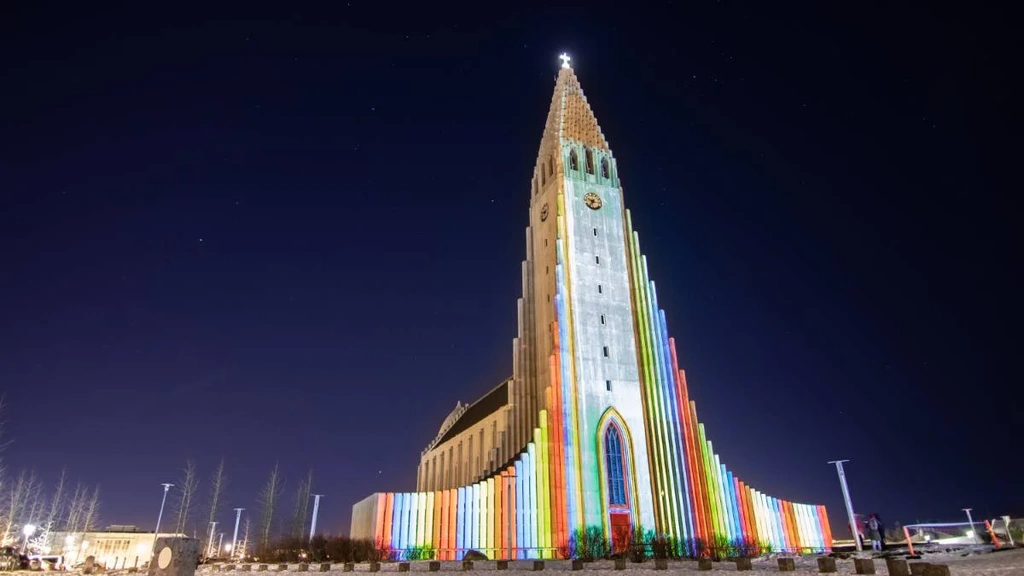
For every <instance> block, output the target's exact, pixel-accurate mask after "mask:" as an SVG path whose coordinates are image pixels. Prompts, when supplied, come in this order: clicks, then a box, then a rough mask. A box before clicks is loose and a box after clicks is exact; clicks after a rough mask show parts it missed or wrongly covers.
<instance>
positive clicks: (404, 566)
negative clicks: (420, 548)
mask: <svg viewBox="0 0 1024 576" xmlns="http://www.w3.org/2000/svg"><path fill="white" fill-rule="evenodd" d="M398 571H399V572H408V571H409V563H408V562H399V563H398Z"/></svg>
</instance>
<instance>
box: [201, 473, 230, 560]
mask: <svg viewBox="0 0 1024 576" xmlns="http://www.w3.org/2000/svg"><path fill="white" fill-rule="evenodd" d="M227 485H228V477H227V476H226V475H225V474H224V459H223V458H221V461H220V464H217V469H216V470H214V471H213V476H212V477H211V478H210V515H209V517H208V520H207V521H206V530H205V531H204V532H205V534H206V538H205V540H204V542H207V543H209V542H210V541H211V539H210V534H211V530H212V525H213V523H214V522H216V521H217V514H218V513H219V512H220V509H221V507H223V506H224V498H223V494H224V489H225V488H227ZM210 553H211V551H209V550H208V551H207V554H210Z"/></svg>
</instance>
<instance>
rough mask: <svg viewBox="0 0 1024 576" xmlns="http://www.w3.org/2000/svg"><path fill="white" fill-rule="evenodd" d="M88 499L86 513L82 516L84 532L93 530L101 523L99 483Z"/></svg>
mask: <svg viewBox="0 0 1024 576" xmlns="http://www.w3.org/2000/svg"><path fill="white" fill-rule="evenodd" d="M88 499H89V500H88V503H87V504H85V515H84V516H83V517H82V532H91V531H92V529H93V528H95V527H96V524H98V523H99V518H100V517H99V512H100V487H99V486H98V485H97V486H96V487H95V488H93V490H92V494H91V495H90V496H88Z"/></svg>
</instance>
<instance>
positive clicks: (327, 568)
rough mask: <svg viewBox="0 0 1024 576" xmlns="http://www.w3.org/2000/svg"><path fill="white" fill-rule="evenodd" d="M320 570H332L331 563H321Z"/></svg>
mask: <svg viewBox="0 0 1024 576" xmlns="http://www.w3.org/2000/svg"><path fill="white" fill-rule="evenodd" d="M320 571H321V572H330V571H331V565H330V563H328V562H324V563H323V564H320Z"/></svg>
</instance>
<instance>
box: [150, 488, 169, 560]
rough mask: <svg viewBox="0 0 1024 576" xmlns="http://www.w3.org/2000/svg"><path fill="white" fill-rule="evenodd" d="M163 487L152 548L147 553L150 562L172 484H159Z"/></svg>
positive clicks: (154, 551)
mask: <svg viewBox="0 0 1024 576" xmlns="http://www.w3.org/2000/svg"><path fill="white" fill-rule="evenodd" d="M161 486H163V487H164V497H163V498H162V499H161V500H160V513H159V514H157V516H156V529H155V530H153V548H152V549H151V550H150V551H149V557H150V561H152V559H153V555H154V554H156V539H157V537H158V536H159V535H160V520H163V517H164V504H166V503H167V492H168V491H169V490H170V489H171V486H174V484H168V483H166V482H165V483H164V484H161Z"/></svg>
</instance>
